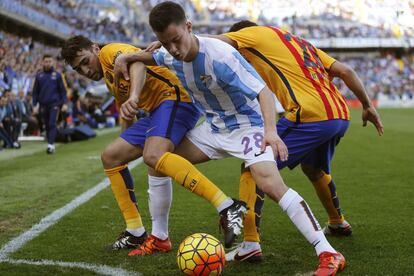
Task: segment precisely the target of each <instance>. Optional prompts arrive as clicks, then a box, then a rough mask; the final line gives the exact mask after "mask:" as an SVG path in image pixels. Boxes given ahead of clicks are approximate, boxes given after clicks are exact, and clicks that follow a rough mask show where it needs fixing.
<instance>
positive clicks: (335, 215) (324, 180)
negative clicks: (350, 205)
mask: <svg viewBox="0 0 414 276" xmlns="http://www.w3.org/2000/svg"><path fill="white" fill-rule="evenodd" d="M312 184H313V186H314V187H315V190H316V193H317V194H318V197H319V200H320V201H321V202H322V204H323V206H324V207H325V209H326V211H327V212H328V215H329V222H328V223H330V224H340V223H342V222H343V221H344V217H343V216H342V213H341V208H340V207H339V199H338V197H337V195H336V186H335V183H334V182H333V180H332V177H331V176H330V175H329V174H324V176H322V177H321V178H320V179H318V180H317V181H314V182H312Z"/></svg>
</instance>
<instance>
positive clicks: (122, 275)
mask: <svg viewBox="0 0 414 276" xmlns="http://www.w3.org/2000/svg"><path fill="white" fill-rule="evenodd" d="M0 262H7V263H11V264H28V265H38V266H60V267H69V268H83V269H87V270H91V271H93V272H96V273H99V274H103V275H111V276H132V275H141V274H140V273H136V272H129V271H127V270H124V269H122V268H118V267H111V266H107V265H98V264H89V263H83V262H63V261H55V260H40V261H32V260H15V259H9V258H6V259H2V260H0Z"/></svg>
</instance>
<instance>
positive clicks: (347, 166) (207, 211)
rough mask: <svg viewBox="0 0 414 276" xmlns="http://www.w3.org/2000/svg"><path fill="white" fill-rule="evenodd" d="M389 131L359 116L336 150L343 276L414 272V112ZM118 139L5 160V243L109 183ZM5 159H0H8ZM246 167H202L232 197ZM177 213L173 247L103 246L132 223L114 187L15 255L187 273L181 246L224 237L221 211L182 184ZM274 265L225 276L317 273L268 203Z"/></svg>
mask: <svg viewBox="0 0 414 276" xmlns="http://www.w3.org/2000/svg"><path fill="white" fill-rule="evenodd" d="M380 113H381V115H382V119H383V121H384V125H385V135H384V136H383V137H381V138H379V137H378V136H377V135H376V133H375V131H374V129H373V127H372V126H369V128H368V129H364V128H362V127H361V124H362V123H361V121H360V111H353V113H352V115H353V120H352V124H351V127H350V129H349V131H348V133H347V135H346V136H345V139H343V140H342V141H341V143H340V146H339V147H338V148H337V152H336V155H335V159H334V161H333V169H332V171H333V176H334V179H335V182H336V184H337V188H338V194H339V196H340V199H341V205H342V208H343V211H344V213H345V215H346V218H347V220H348V221H349V222H350V223H351V224H352V226H353V228H354V235H353V236H352V237H349V238H329V240H330V241H331V243H332V244H333V245H334V247H335V248H337V249H338V250H340V251H341V252H342V253H343V254H344V255H345V257H346V258H347V262H348V267H347V268H346V269H345V271H344V272H343V273H342V275H411V274H414V267H413V263H414V254H413V253H412V252H414V242H413V241H412V237H413V234H414V230H413V229H414V221H413V220H412V219H411V215H410V214H413V213H414V203H413V202H414V201H413V200H412V198H413V197H414V189H413V184H414V180H413V176H414V172H413V167H412V165H413V164H414V156H413V153H414V152H413V145H412V137H414V123H413V122H412V118H413V116H414V110H381V112H380ZM116 136H117V134H115V133H112V134H107V135H104V136H100V137H97V138H95V139H93V140H90V141H86V142H78V143H72V144H67V145H63V146H61V147H59V148H58V152H57V154H56V155H53V156H48V155H46V154H45V153H43V152H40V153H37V154H34V155H31V156H23V157H16V158H14V159H11V160H7V161H1V162H0V202H1V204H0V244H4V243H5V242H7V241H8V240H10V239H11V238H12V237H14V236H17V235H18V234H19V233H21V232H22V231H24V230H26V229H28V228H30V226H31V225H33V224H34V223H37V222H38V221H39V220H40V219H41V218H42V217H44V216H46V215H48V214H49V213H51V212H52V211H53V210H55V209H57V208H60V207H61V206H63V205H65V204H66V203H68V202H69V201H71V200H72V199H73V198H74V197H76V196H77V195H79V194H81V193H82V192H84V191H86V190H87V189H88V188H90V187H92V186H94V185H95V184H96V183H98V182H100V181H101V180H102V179H103V178H104V174H103V172H102V169H101V165H100V162H99V159H97V158H98V157H99V154H100V152H101V150H102V149H103V148H104V146H105V145H106V144H107V143H109V142H110V141H111V140H112V139H114V138H115V137H116ZM1 154H2V153H0V155H1ZM239 163H240V162H239V161H238V160H236V159H226V160H220V161H212V162H209V163H206V164H202V165H200V166H199V168H200V169H201V170H202V171H203V172H204V173H205V174H206V175H207V176H209V177H210V179H211V180H213V181H215V182H216V183H218V184H219V185H220V186H221V187H222V188H223V190H224V191H225V192H226V193H228V194H229V195H231V196H237V195H238V177H239ZM132 174H133V176H134V179H135V182H136V194H137V198H138V202H139V206H140V211H141V213H142V216H143V219H144V224H145V226H147V230H149V231H150V226H151V224H150V220H149V212H148V206H147V194H146V190H147V177H146V169H145V168H144V167H143V166H142V165H141V166H139V167H138V168H137V169H135V170H133V171H132ZM282 175H283V177H284V179H285V180H286V182H287V184H288V185H289V186H291V187H293V188H295V189H296V190H297V191H298V192H299V193H300V194H301V195H302V196H303V197H304V198H305V199H306V200H307V201H308V203H309V204H310V206H311V207H312V210H313V212H314V214H315V215H316V217H317V218H318V219H319V222H320V223H321V224H323V223H324V222H325V221H326V219H327V216H326V214H325V211H324V210H323V207H322V206H321V204H320V203H319V201H318V199H317V197H316V194H315V192H314V190H313V187H312V185H311V184H310V183H309V182H308V181H307V180H306V179H305V177H304V176H303V175H302V173H301V172H300V170H298V169H295V170H294V171H289V170H283V171H282ZM173 187H174V200H173V206H172V210H171V215H170V234H171V239H172V241H173V251H172V252H171V253H168V254H157V255H154V256H147V257H144V258H142V257H127V256H126V254H127V251H120V252H112V253H109V252H106V251H105V250H104V249H103V248H104V246H105V245H106V244H108V243H110V242H112V241H113V240H114V238H116V236H117V235H118V234H119V232H120V231H122V230H123V228H124V224H123V220H122V217H121V215H120V212H119V210H118V206H117V204H116V202H115V200H114V198H113V196H112V193H111V191H110V189H105V190H104V191H103V192H101V193H99V194H98V195H97V196H96V197H95V198H93V199H92V200H90V201H89V202H87V203H86V204H84V205H82V206H81V207H79V208H78V209H76V210H75V211H74V212H72V213H70V214H69V215H67V216H65V217H64V218H63V219H62V220H61V221H60V222H58V223H57V224H56V225H54V226H52V227H51V228H49V229H48V230H47V231H46V232H44V233H42V234H41V235H40V236H39V237H38V238H36V239H34V240H33V241H31V242H29V243H28V244H27V245H26V246H24V247H23V248H22V249H20V250H19V251H18V252H16V253H15V254H13V255H12V256H11V257H13V258H19V259H36V260H39V259H52V260H60V261H67V262H87V263H95V264H105V265H110V266H115V267H122V268H124V269H126V270H129V271H136V272H141V273H143V274H144V275H179V271H178V268H177V264H176V258H175V254H176V250H177V248H178V244H179V243H180V242H181V240H183V239H184V238H185V237H186V236H187V235H189V234H191V233H195V232H206V233H209V234H212V235H213V236H216V237H217V238H219V239H221V238H222V235H221V234H220V233H219V232H218V223H217V221H218V216H217V214H216V211H215V210H214V208H212V207H211V206H209V205H208V204H207V203H206V202H205V201H204V200H202V199H200V198H198V197H197V196H195V195H194V196H192V195H190V193H189V192H188V191H186V190H185V189H183V188H182V187H180V186H179V185H176V184H175V185H174V186H173ZM262 233H263V236H262V240H263V250H264V254H265V259H264V261H263V262H262V263H261V264H258V265H251V264H245V263H237V264H235V263H229V264H227V265H226V267H225V270H224V273H225V275H236V274H238V275H295V274H303V273H308V272H310V271H312V270H313V269H315V267H316V265H317V258H316V257H315V255H314V250H313V249H312V247H311V246H310V245H308V244H307V242H306V241H305V239H304V238H302V237H301V236H300V234H299V233H298V231H297V230H296V229H295V228H294V227H293V225H292V224H291V223H290V221H289V219H288V218H287V216H286V215H285V214H284V213H282V211H281V210H280V209H279V207H278V206H277V205H276V204H274V203H273V202H271V201H270V200H267V201H266V203H265V207H264V212H263V220H262ZM3 273H4V274H7V275H21V274H32V275H43V274H74V273H78V274H82V275H84V274H87V275H90V274H93V273H92V272H89V271H86V270H83V269H76V268H71V269H66V268H65V269H62V268H58V267H49V266H45V267H34V266H29V265H11V264H4V263H0V274H3Z"/></svg>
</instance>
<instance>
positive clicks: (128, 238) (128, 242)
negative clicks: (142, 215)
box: [107, 231, 147, 251]
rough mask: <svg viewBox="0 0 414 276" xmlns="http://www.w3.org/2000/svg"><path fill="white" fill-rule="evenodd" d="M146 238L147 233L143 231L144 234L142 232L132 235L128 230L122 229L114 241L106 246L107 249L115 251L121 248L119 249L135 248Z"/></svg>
mask: <svg viewBox="0 0 414 276" xmlns="http://www.w3.org/2000/svg"><path fill="white" fill-rule="evenodd" d="M146 238H147V233H146V232H144V234H142V235H141V236H139V237H136V236H134V235H132V234H131V233H129V232H128V231H124V232H122V233H121V234H119V237H118V238H117V239H116V241H115V242H114V243H113V244H111V245H109V246H107V249H108V250H112V251H116V250H121V249H124V248H126V249H135V248H137V247H138V246H140V245H141V244H142V243H143V242H144V241H145V239H146Z"/></svg>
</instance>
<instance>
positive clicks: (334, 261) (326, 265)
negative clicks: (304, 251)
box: [313, 252, 346, 276]
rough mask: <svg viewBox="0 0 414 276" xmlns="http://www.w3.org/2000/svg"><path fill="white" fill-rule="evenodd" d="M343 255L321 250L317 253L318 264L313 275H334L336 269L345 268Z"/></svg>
mask: <svg viewBox="0 0 414 276" xmlns="http://www.w3.org/2000/svg"><path fill="white" fill-rule="evenodd" d="M345 264H346V262H345V257H344V256H343V255H342V254H341V253H339V252H337V253H331V252H322V253H321V254H320V255H319V266H318V269H316V271H315V273H313V275H315V276H335V275H336V273H337V272H338V271H341V270H343V269H344V268H345Z"/></svg>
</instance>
